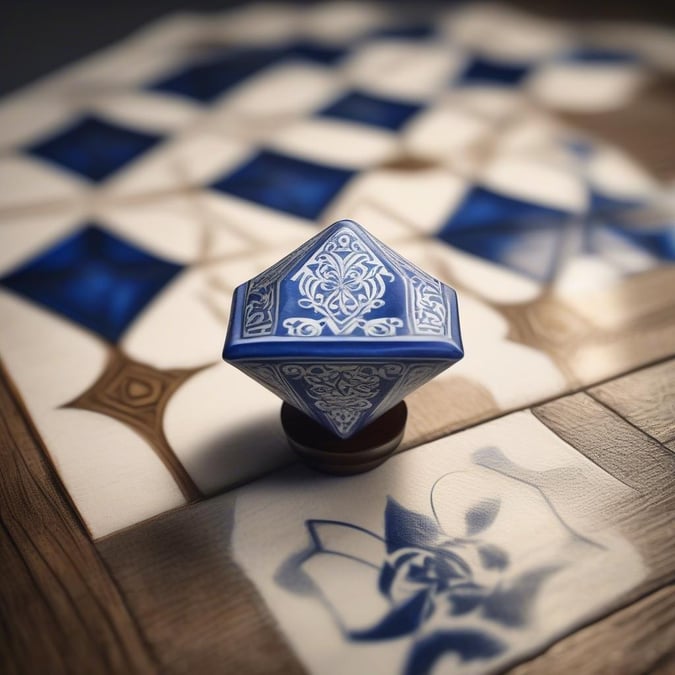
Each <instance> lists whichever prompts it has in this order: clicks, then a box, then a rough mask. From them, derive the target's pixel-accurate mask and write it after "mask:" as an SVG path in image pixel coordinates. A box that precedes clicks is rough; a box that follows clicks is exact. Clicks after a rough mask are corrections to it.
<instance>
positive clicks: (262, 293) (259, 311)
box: [242, 238, 315, 338]
mask: <svg viewBox="0 0 675 675" xmlns="http://www.w3.org/2000/svg"><path fill="white" fill-rule="evenodd" d="M314 239H315V238H313V239H310V240H309V241H307V242H305V243H304V244H303V245H302V246H300V248H298V249H296V250H295V251H293V252H292V253H289V254H288V255H287V256H286V257H285V258H282V259H281V260H279V262H277V263H275V264H274V265H272V267H270V268H269V269H266V270H265V271H264V272H262V273H261V274H259V275H258V276H257V277H254V278H253V279H251V281H249V282H248V285H247V286H246V298H245V302H244V305H245V309H244V322H243V329H242V336H243V337H245V338H254V337H264V336H266V335H272V334H273V333H274V331H275V330H276V320H277V319H276V313H277V306H278V303H279V300H278V295H279V280H280V279H281V278H282V277H283V276H284V274H286V272H287V271H288V270H289V269H291V268H292V267H293V265H295V263H296V262H297V261H298V260H300V258H302V256H304V255H305V254H306V253H307V251H308V250H309V249H310V248H311V247H312V246H313V245H314Z"/></svg>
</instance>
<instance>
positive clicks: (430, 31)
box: [368, 23, 436, 40]
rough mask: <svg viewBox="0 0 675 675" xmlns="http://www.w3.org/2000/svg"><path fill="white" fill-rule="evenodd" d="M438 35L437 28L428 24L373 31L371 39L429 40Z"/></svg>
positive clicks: (413, 24) (370, 35)
mask: <svg viewBox="0 0 675 675" xmlns="http://www.w3.org/2000/svg"><path fill="white" fill-rule="evenodd" d="M435 34H436V30H435V28H434V27H433V26H432V25H431V24H428V23H410V24H400V25H398V26H388V27H386V28H380V29H378V30H375V31H373V32H372V33H370V34H369V35H368V37H369V38H382V39H392V40H428V39H430V38H433V37H434V35H435Z"/></svg>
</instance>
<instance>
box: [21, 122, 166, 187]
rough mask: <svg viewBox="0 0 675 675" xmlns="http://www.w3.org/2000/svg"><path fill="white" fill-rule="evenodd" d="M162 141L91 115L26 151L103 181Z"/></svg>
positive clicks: (153, 135)
mask: <svg viewBox="0 0 675 675" xmlns="http://www.w3.org/2000/svg"><path fill="white" fill-rule="evenodd" d="M161 140H162V136H159V135H157V134H149V133H147V132H144V131H137V130H134V129H127V128H126V127H122V126H119V125H118V124H113V123H112V122H108V121H106V120H103V119H99V118H97V117H94V116H87V117H83V118H81V119H79V120H77V121H75V122H74V123H72V124H71V125H69V126H68V127H66V128H64V129H61V130H60V131H58V132H57V133H55V134H54V135H52V136H50V137H49V138H45V139H42V140H40V141H38V142H37V143H35V144H33V145H31V146H29V147H27V148H26V152H28V153H30V154H31V155H33V156H35V157H39V158H40V159H44V160H47V161H49V162H51V163H53V164H56V165H58V166H60V167H61V168H64V169H68V170H69V171H73V172H74V173H77V174H79V175H81V176H84V177H85V178H88V179H90V180H92V181H94V182H99V181H102V180H105V179H106V178H108V176H110V175H111V174H113V173H115V172H116V171H119V169H121V168H122V167H124V166H125V165H126V164H128V163H129V162H131V161H132V160H134V159H136V158H137V157H139V156H140V155H142V154H143V153H144V152H146V151H147V150H150V148H152V147H153V146H154V145H155V144H157V143H158V142H159V141H161Z"/></svg>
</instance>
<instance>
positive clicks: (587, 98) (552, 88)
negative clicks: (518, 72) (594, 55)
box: [527, 63, 646, 113]
mask: <svg viewBox="0 0 675 675" xmlns="http://www.w3.org/2000/svg"><path fill="white" fill-rule="evenodd" d="M645 81H646V78H645V72H644V70H643V69H642V68H640V67H638V66H633V65H614V64H612V65H596V64H587V63H551V64H548V65H545V66H542V67H541V68H540V69H539V70H538V71H537V72H536V73H535V74H533V75H532V76H531V77H530V78H529V79H528V82H527V91H528V92H529V93H530V95H531V96H532V97H533V98H534V99H535V100H536V101H538V102H539V103H540V104H544V105H547V106H550V107H551V108H554V109H556V110H563V111H566V112H579V113H593V112H604V111H608V110H615V109H617V108H620V107H621V106H623V105H626V104H627V103H628V101H630V100H631V99H632V98H634V97H635V96H636V95H637V94H638V92H639V89H640V87H641V86H642V85H643V84H644V82H645Z"/></svg>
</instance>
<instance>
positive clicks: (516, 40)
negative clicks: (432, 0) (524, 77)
mask: <svg viewBox="0 0 675 675" xmlns="http://www.w3.org/2000/svg"><path fill="white" fill-rule="evenodd" d="M448 14H449V15H448V17H447V19H446V20H445V21H443V23H442V25H443V29H444V31H445V32H446V33H447V34H448V35H449V37H450V38H451V39H452V40H455V41H458V42H459V43H460V44H461V45H462V46H464V47H468V48H470V49H471V50H474V51H476V52H478V53H481V54H485V55H488V56H492V57H495V58H503V59H506V60H514V61H519V60H530V59H539V58H543V57H547V56H550V55H553V54H555V53H557V52H558V51H560V50H562V49H564V48H565V47H567V46H569V44H570V35H569V33H568V31H567V29H566V27H565V26H564V24H562V23H560V22H555V21H552V20H548V19H542V18H539V17H535V16H534V15H532V14H527V13H525V12H521V11H519V10H517V9H513V8H511V7H507V6H506V5H500V4H497V3H486V2H475V3H470V4H466V5H463V6H460V7H459V8H457V9H456V10H455V11H453V12H449V13H448Z"/></svg>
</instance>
